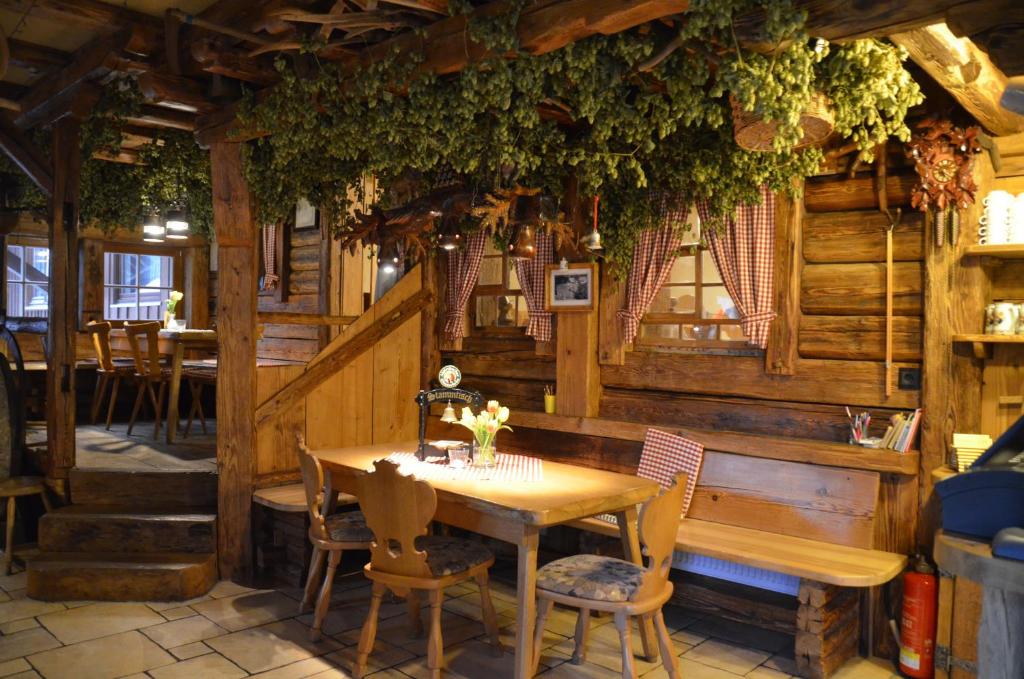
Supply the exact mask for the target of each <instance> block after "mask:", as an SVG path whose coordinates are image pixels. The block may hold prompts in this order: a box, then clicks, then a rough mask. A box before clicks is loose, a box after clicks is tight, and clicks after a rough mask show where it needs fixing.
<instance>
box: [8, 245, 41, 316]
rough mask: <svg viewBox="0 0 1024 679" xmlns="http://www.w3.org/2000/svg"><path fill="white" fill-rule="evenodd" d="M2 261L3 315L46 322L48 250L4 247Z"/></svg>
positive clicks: (35, 246)
mask: <svg viewBox="0 0 1024 679" xmlns="http://www.w3.org/2000/svg"><path fill="white" fill-rule="evenodd" d="M5 260H6V262H5V267H4V270H5V274H4V276H5V278H4V280H5V282H6V287H7V315H8V316H11V317H12V318H46V317H47V316H48V315H49V305H50V283H49V281H50V250H49V249H48V248H47V247H46V246H45V245H29V244H8V245H7V252H6V253H5Z"/></svg>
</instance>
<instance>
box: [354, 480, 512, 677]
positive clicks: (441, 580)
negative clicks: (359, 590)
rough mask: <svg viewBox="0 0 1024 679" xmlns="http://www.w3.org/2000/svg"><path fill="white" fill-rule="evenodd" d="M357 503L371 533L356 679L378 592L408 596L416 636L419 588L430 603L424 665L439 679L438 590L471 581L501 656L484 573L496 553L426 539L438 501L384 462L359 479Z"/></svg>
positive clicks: (369, 644) (372, 632) (368, 647)
mask: <svg viewBox="0 0 1024 679" xmlns="http://www.w3.org/2000/svg"><path fill="white" fill-rule="evenodd" d="M357 484H358V485H357V492H356V495H357V496H358V497H359V505H360V507H362V509H363V514H364V515H365V516H366V523H367V525H369V527H370V530H372V531H373V542H372V543H371V545H370V563H368V564H367V565H366V566H365V568H364V569H363V572H364V573H366V577H368V578H369V579H370V580H372V581H373V595H372V598H371V600H370V612H369V613H368V614H367V616H366V623H365V624H364V625H363V631H362V634H361V635H360V637H359V648H358V655H357V656H356V662H355V666H354V667H353V669H352V674H353V676H354V677H356V678H357V679H359V678H360V677H362V676H363V674H364V672H365V671H366V661H367V659H368V658H369V655H370V652H371V651H372V650H373V644H374V641H375V639H376V636H377V614H378V613H379V611H380V604H381V599H382V598H383V597H384V592H385V591H387V590H391V591H392V592H394V593H395V594H396V595H398V596H404V597H407V600H408V602H409V614H410V617H411V618H412V620H413V626H414V629H415V630H416V632H417V633H419V632H421V630H422V624H421V623H420V617H419V594H418V592H419V590H426V591H427V592H428V598H429V600H430V636H429V639H428V643H427V667H428V668H429V669H430V676H431V679H440V677H441V668H442V666H443V664H444V655H443V653H444V645H443V643H442V641H441V603H442V600H443V598H444V588H445V587H448V586H450V585H454V584H456V583H459V582H463V581H465V580H469V579H470V578H472V579H474V580H476V582H477V584H478V585H479V587H480V604H481V608H482V611H483V619H484V627H485V629H486V630H487V633H488V635H489V636H490V637H491V641H492V643H493V644H494V649H495V652H496V653H497V654H498V655H500V654H501V652H502V651H501V642H500V641H499V639H498V620H497V616H496V614H495V612H494V605H493V604H492V603H491V593H490V589H489V587H488V584H487V569H489V568H490V567H491V564H493V563H494V555H493V554H491V552H490V550H488V549H487V548H486V547H484V546H483V545H482V544H480V543H478V542H473V541H472V540H464V539H460V538H452V537H446V536H434V535H427V528H428V526H429V525H430V521H431V519H433V518H434V511H435V510H436V509H437V495H436V494H435V493H434V489H433V488H432V487H431V486H430V484H429V483H427V482H426V481H419V480H417V479H415V478H413V477H411V476H403V475H402V474H400V473H399V471H398V465H396V464H394V463H392V462H389V461H387V460H377V461H376V462H374V471H373V472H370V473H368V474H365V475H363V476H360V477H359V478H358V479H357Z"/></svg>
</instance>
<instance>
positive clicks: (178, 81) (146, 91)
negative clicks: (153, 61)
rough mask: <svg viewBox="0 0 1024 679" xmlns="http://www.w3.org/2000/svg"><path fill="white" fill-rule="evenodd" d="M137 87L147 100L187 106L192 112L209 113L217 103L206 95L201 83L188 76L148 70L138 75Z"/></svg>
mask: <svg viewBox="0 0 1024 679" xmlns="http://www.w3.org/2000/svg"><path fill="white" fill-rule="evenodd" d="M138 83H139V89H140V90H141V91H142V95H143V96H144V97H145V98H146V100H147V101H150V102H154V103H163V104H165V105H174V106H175V107H181V106H184V107H187V108H189V109H191V110H192V111H194V112H204V113H209V112H211V111H214V110H215V109H216V108H217V105H216V104H214V103H213V102H211V101H210V100H209V99H207V97H206V88H205V87H204V86H203V84H202V83H200V82H197V81H195V80H191V79H189V78H183V77H181V76H176V75H171V74H170V73H162V72H159V71H148V72H146V73H143V74H142V75H140V76H139V77H138Z"/></svg>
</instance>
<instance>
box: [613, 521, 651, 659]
mask: <svg viewBox="0 0 1024 679" xmlns="http://www.w3.org/2000/svg"><path fill="white" fill-rule="evenodd" d="M615 518H616V519H618V521H619V535H620V536H621V537H622V551H623V554H624V556H625V557H626V560H627V561H632V562H633V563H635V564H638V565H640V566H643V563H644V562H643V553H642V552H641V551H640V536H639V535H638V534H637V511H636V507H630V508H629V509H626V510H624V511H621V512H618V513H616V514H615ZM637 624H638V625H639V627H640V643H641V644H643V649H644V660H646V661H647V662H658V645H657V643H656V639H657V637H655V635H654V623H653V621H652V620H651V619H650V618H645V617H643V616H640V617H638V618H637Z"/></svg>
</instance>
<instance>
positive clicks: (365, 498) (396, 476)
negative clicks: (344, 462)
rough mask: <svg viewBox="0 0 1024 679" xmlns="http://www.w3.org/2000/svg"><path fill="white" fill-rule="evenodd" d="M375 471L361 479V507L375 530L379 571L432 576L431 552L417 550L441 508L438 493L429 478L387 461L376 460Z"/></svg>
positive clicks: (374, 559)
mask: <svg viewBox="0 0 1024 679" xmlns="http://www.w3.org/2000/svg"><path fill="white" fill-rule="evenodd" d="M373 466H374V471H372V472H370V473H368V474H364V475H363V476H360V477H359V478H358V480H357V484H358V485H357V488H358V492H357V493H356V494H357V495H358V496H359V506H360V508H362V510H363V516H365V517H366V525H367V526H368V527H369V528H370V530H371V531H372V532H373V537H374V540H373V542H372V543H371V545H370V563H371V564H372V567H373V569H374V570H375V571H380V572H382V573H391V574H393V575H402V576H407V577H416V578H431V577H432V576H431V573H430V568H429V567H428V566H427V553H426V552H421V551H419V550H417V549H416V538H418V537H420V536H423V535H426V534H427V527H428V526H429V525H430V521H431V519H433V518H434V512H435V511H436V510H437V494H436V493H435V492H434V489H433V488H432V487H431V486H430V484H429V483H427V482H426V481H419V480H417V479H416V478H414V477H412V476H404V475H402V474H400V473H399V471H398V465H397V464H395V463H393V462H389V461H387V460H377V461H376V462H374V463H373Z"/></svg>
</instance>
